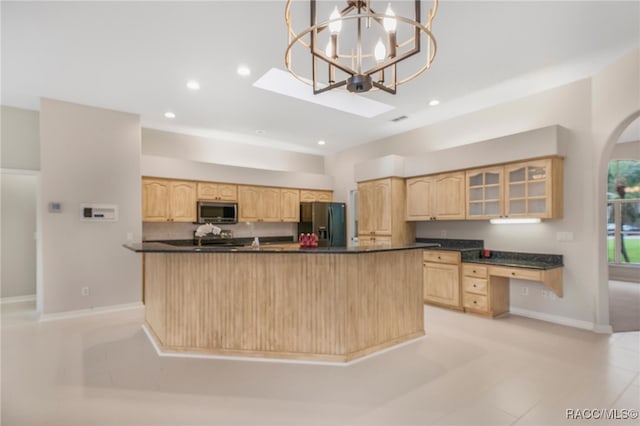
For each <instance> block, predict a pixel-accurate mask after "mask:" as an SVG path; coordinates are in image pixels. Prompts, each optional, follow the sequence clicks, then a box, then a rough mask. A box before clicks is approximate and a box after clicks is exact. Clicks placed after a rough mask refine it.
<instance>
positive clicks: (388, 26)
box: [382, 3, 398, 33]
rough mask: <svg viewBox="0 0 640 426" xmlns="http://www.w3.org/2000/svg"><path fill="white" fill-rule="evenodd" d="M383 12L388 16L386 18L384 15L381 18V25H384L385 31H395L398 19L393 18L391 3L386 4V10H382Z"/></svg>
mask: <svg viewBox="0 0 640 426" xmlns="http://www.w3.org/2000/svg"><path fill="white" fill-rule="evenodd" d="M384 14H385V16H388V18H387V17H385V18H383V19H382V26H383V27H384V29H385V31H386V32H388V33H395V32H396V26H397V25H398V21H396V19H395V18H394V17H395V16H396V14H395V13H394V12H393V9H391V3H389V5H388V6H387V10H386V11H385V12H384Z"/></svg>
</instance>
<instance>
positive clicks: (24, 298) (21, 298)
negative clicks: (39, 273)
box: [0, 294, 36, 305]
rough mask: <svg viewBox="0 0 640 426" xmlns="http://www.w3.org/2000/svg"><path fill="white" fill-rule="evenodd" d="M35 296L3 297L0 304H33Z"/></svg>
mask: <svg viewBox="0 0 640 426" xmlns="http://www.w3.org/2000/svg"><path fill="white" fill-rule="evenodd" d="M35 301H36V295H35V294H27V295H26V296H14V297H3V298H2V299H0V304H2V305H6V304H8V303H22V302H35Z"/></svg>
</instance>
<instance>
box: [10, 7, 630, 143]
mask: <svg viewBox="0 0 640 426" xmlns="http://www.w3.org/2000/svg"><path fill="white" fill-rule="evenodd" d="M336 1H337V0H336ZM285 3H286V2H285V1H284V0H280V1H237V0H236V1H209V2H148V1H143V2H33V3H32V2H24V1H19V2H9V1H2V3H1V7H2V9H1V13H2V16H1V19H2V34H1V35H2V40H1V42H2V58H1V59H2V104H3V105H10V106H16V107H21V108H27V109H36V110H37V109H38V108H39V98H40V97H48V98H54V99H60V100H66V101H70V102H77V103H81V104H86V105H92V106H98V107H104V108H110V109H115V110H119V111H127V112H131V113H136V114H139V115H140V116H141V118H142V123H143V126H145V127H150V128H157V129H165V130H173V131H179V132H184V133H193V134H198V135H204V136H209V137H216V138H221V139H223V140H226V141H229V143H251V144H260V145H268V146H274V147H279V148H284V149H291V150H297V151H302V152H311V153H319V154H326V153H330V152H336V151H340V150H342V149H345V148H348V147H351V146H355V145H358V144H363V143H366V142H369V141H372V140H376V139H379V138H382V137H385V136H389V135H393V134H397V133H401V132H404V131H407V130H410V129H412V128H416V127H420V126H423V125H426V124H429V123H433V122H436V121H439V120H443V119H446V118H448V117H452V116H455V115H458V114H462V113H466V112H469V111H472V110H474V109H479V108H484V107H487V106H490V105H494V104H497V103H501V102H505V101H508V100H510V99H515V98H519V97H522V96H526V95H528V94H531V93H535V92H538V91H541V90H545V89H548V88H551V87H555V86H558V85H560V84H565V83H568V82H570V81H574V80H577V79H580V78H584V77H586V76H590V75H593V74H594V73H595V72H597V71H599V70H600V69H601V68H602V67H603V66H604V65H606V64H607V63H609V62H610V61H612V60H614V59H615V58H617V57H619V56H621V55H623V54H624V53H626V52H628V51H629V50H631V49H633V48H636V47H640V2H638V1H637V0H636V1H623V2H613V1H603V2H595V1H568V2H555V1H535V2H522V1H498V2H485V1H467V2H462V1H447V0H444V1H441V2H440V8H439V12H438V15H437V17H436V20H435V21H434V26H433V31H434V34H435V36H436V40H437V42H438V55H437V57H436V60H435V62H434V65H433V67H432V69H431V70H429V71H427V72H426V73H424V74H423V75H421V76H420V77H418V78H417V79H416V80H413V81H411V82H409V83H407V84H405V85H403V86H400V87H399V91H398V94H397V95H395V96H393V95H389V94H386V93H380V92H377V93H368V94H366V95H359V96H367V97H369V98H371V99H373V100H377V101H380V102H384V103H386V104H390V105H393V106H394V107H395V109H393V110H392V111H389V112H386V113H384V114H382V115H379V116H378V117H375V118H365V117H359V116H356V115H353V114H348V113H344V112H340V111H337V110H334V109H331V108H327V107H325V106H322V105H318V104H314V103H310V102H305V101H302V100H299V99H294V98H290V97H286V96H283V95H279V94H276V93H272V92H269V91H266V90H263V89H259V88H256V87H253V86H252V84H253V83H254V82H255V81H256V80H257V79H258V78H259V77H261V76H262V75H263V74H265V73H266V72H267V71H268V70H270V69H271V68H280V69H284V51H285V48H286V45H287V35H286V30H285V24H284V7H285ZM295 3H296V4H295V7H297V8H306V7H307V5H306V2H302V1H299V2H295ZM340 3H342V0H340ZM374 3H376V2H375V1H374ZM379 3H380V4H381V6H378V9H380V10H382V9H384V7H385V5H386V3H387V1H383V2H379ZM423 4H424V6H423V10H426V9H428V8H429V7H430V5H431V3H430V2H429V1H427V2H423ZM299 10H302V9H299ZM307 19H308V18H306V17H305V20H307ZM305 60H306V59H305ZM239 64H246V65H248V66H249V67H250V68H251V71H252V74H251V76H249V77H240V76H238V75H237V74H236V68H237V66H238V65H239ZM188 79H197V80H198V81H199V82H200V84H201V90H200V91H198V92H190V91H189V90H187V89H186V87H185V84H186V82H187V80H188ZM434 98H437V99H439V100H440V101H441V104H440V105H439V106H437V107H429V106H428V102H429V101H430V100H431V99H434ZM168 110H171V111H173V112H175V114H176V118H175V119H173V120H169V119H166V118H164V116H163V114H164V112H165V111H168ZM401 115H406V116H408V119H406V120H403V121H401V122H397V123H393V122H391V121H390V120H391V119H393V118H395V117H398V116H401ZM257 130H261V131H264V132H263V133H262V134H258V133H256V131H257ZM320 139H323V140H326V142H327V143H326V145H325V146H318V145H317V141H318V140H320Z"/></svg>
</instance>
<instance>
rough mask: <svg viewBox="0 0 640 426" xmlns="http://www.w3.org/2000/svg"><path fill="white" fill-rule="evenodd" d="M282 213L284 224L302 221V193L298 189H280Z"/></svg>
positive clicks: (281, 218)
mask: <svg viewBox="0 0 640 426" xmlns="http://www.w3.org/2000/svg"><path fill="white" fill-rule="evenodd" d="M280 213H281V217H280V220H281V221H282V222H299V221H300V191H299V190H298V189H290V188H281V189H280Z"/></svg>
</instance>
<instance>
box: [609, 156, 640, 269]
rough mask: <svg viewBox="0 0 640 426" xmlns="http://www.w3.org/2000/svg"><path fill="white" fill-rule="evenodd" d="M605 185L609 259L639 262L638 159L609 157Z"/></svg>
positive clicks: (639, 169)
mask: <svg viewBox="0 0 640 426" xmlns="http://www.w3.org/2000/svg"><path fill="white" fill-rule="evenodd" d="M608 189H609V192H608V198H609V201H608V203H607V253H608V254H607V257H608V260H609V263H612V264H626V265H628V264H640V161H635V160H614V161H610V162H609V188H608Z"/></svg>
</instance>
